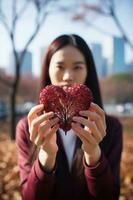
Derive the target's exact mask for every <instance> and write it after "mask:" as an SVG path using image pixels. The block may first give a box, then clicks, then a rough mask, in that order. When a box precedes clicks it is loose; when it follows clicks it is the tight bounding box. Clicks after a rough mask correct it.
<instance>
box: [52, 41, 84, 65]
mask: <svg viewBox="0 0 133 200" xmlns="http://www.w3.org/2000/svg"><path fill="white" fill-rule="evenodd" d="M59 59H61V60H70V59H71V60H75V59H76V60H77V59H78V60H82V61H84V59H85V58H84V55H83V54H82V53H81V52H80V50H79V49H77V48H76V47H74V46H71V45H68V46H65V47H63V48H61V49H59V50H58V51H56V52H55V53H54V54H53V56H52V58H51V60H52V61H56V60H59Z"/></svg>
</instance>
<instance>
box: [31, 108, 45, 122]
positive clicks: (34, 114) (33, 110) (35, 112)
mask: <svg viewBox="0 0 133 200" xmlns="http://www.w3.org/2000/svg"><path fill="white" fill-rule="evenodd" d="M43 108H44V105H43V104H40V105H37V106H34V107H33V108H31V110H30V112H29V113H28V124H29V125H30V124H31V121H32V120H33V119H34V118H36V116H37V113H39V112H40V111H42V110H43Z"/></svg>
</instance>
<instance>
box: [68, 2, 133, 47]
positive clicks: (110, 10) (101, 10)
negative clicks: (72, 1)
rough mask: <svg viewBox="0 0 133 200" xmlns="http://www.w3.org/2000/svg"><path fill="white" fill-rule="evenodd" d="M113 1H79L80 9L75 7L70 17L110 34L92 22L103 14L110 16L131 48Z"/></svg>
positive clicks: (131, 44)
mask: <svg viewBox="0 0 133 200" xmlns="http://www.w3.org/2000/svg"><path fill="white" fill-rule="evenodd" d="M115 2H116V0H99V1H98V2H97V3H89V1H86V0H82V1H80V5H79V7H80V9H75V12H73V17H72V19H73V20H75V21H81V22H83V23H85V24H86V25H87V26H92V27H93V28H94V29H96V30H97V31H100V32H102V33H104V34H110V33H109V32H107V31H105V30H104V29H102V28H100V27H99V26H97V25H95V23H94V22H95V20H97V18H98V17H99V16H105V17H107V18H108V17H111V18H112V19H113V21H114V22H115V24H116V26H117V28H118V29H119V31H120V33H121V36H122V37H123V39H124V40H125V42H126V43H127V44H128V45H129V46H130V48H131V49H132V50H133V43H132V41H131V39H130V38H129V37H128V35H127V33H126V27H123V25H122V23H121V21H120V18H119V17H118V15H117V11H116V10H117V9H116V3H115ZM119 3H120V2H119ZM88 15H89V17H88Z"/></svg>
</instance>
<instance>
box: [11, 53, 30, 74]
mask: <svg viewBox="0 0 133 200" xmlns="http://www.w3.org/2000/svg"><path fill="white" fill-rule="evenodd" d="M21 53H22V52H18V56H21ZM20 72H21V75H28V74H30V75H32V54H31V52H29V51H26V53H25V56H24V58H23V62H22V64H21V68H20ZM7 73H9V74H11V75H13V76H14V75H15V61H14V55H13V53H11V54H10V57H9V66H8V70H7Z"/></svg>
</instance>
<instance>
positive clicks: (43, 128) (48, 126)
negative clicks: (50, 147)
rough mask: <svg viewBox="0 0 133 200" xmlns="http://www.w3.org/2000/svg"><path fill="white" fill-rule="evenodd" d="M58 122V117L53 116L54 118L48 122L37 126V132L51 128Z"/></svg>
mask: <svg viewBox="0 0 133 200" xmlns="http://www.w3.org/2000/svg"><path fill="white" fill-rule="evenodd" d="M58 122H59V118H58V117H55V118H54V119H51V120H49V121H48V123H46V124H44V125H43V126H41V127H40V128H39V133H44V132H45V131H46V130H47V129H49V128H52V126H54V125H55V124H57V123H58Z"/></svg>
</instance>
